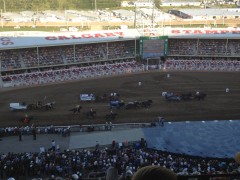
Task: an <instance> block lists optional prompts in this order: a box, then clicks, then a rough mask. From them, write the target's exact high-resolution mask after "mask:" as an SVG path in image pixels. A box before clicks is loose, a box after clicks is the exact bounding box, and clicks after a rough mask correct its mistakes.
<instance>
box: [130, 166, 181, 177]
mask: <svg viewBox="0 0 240 180" xmlns="http://www.w3.org/2000/svg"><path fill="white" fill-rule="evenodd" d="M150 179H151V180H177V175H176V174H175V173H174V172H172V171H171V170H169V169H167V168H164V167H160V166H145V167H143V168H141V169H139V170H138V171H137V172H136V173H135V174H134V175H133V178H132V180H150Z"/></svg>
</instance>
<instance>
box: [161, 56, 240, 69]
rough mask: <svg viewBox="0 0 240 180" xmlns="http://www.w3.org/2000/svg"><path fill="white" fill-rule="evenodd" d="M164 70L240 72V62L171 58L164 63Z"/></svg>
mask: <svg viewBox="0 0 240 180" xmlns="http://www.w3.org/2000/svg"><path fill="white" fill-rule="evenodd" d="M163 69H164V70H185V71H186V70H187V71H188V70H194V71H195V70H196V71H240V61H237V60H230V61H225V60H199V59H197V58H196V59H191V60H186V59H184V60H176V59H173V58H169V59H168V60H166V61H165V63H164V67H163Z"/></svg>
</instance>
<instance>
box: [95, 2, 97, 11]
mask: <svg viewBox="0 0 240 180" xmlns="http://www.w3.org/2000/svg"><path fill="white" fill-rule="evenodd" d="M95 11H97V0H95Z"/></svg>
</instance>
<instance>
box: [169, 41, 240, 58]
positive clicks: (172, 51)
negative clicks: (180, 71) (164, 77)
mask: <svg viewBox="0 0 240 180" xmlns="http://www.w3.org/2000/svg"><path fill="white" fill-rule="evenodd" d="M168 55H169V56H174V55H187V56H190V55H204V56H206V55H208V56H239V55H240V40H237V39H169V40H168Z"/></svg>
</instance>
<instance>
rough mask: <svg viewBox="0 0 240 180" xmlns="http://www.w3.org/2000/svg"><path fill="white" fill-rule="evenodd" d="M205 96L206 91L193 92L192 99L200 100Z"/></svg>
mask: <svg viewBox="0 0 240 180" xmlns="http://www.w3.org/2000/svg"><path fill="white" fill-rule="evenodd" d="M206 96H207V94H206V93H203V92H200V93H197V94H195V96H194V99H196V100H198V101H200V100H204V99H205V97H206Z"/></svg>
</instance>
